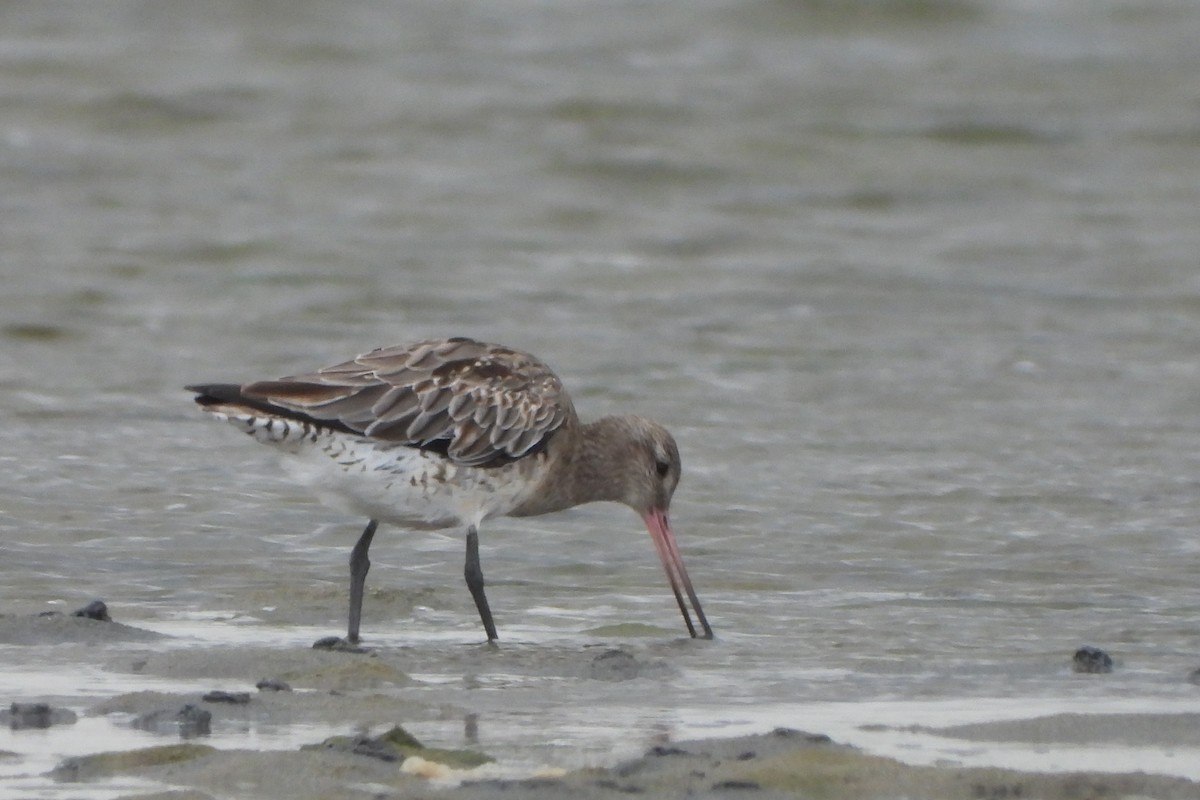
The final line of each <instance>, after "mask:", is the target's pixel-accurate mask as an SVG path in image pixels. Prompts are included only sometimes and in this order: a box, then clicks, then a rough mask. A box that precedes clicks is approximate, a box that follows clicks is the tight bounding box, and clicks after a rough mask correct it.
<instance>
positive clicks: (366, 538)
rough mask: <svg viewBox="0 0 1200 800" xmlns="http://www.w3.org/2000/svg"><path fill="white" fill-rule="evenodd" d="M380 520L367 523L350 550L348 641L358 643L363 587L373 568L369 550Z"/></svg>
mask: <svg viewBox="0 0 1200 800" xmlns="http://www.w3.org/2000/svg"><path fill="white" fill-rule="evenodd" d="M378 527H379V520H377V519H373V520H371V521H370V522H368V523H367V527H366V530H364V531H363V532H362V536H359V537H358V544H356V545H354V549H353V550H351V551H350V626H349V628H347V630H346V641H347V642H349V643H350V644H358V623H359V621H360V620H361V619H362V601H363V587H364V586H366V583H367V570H369V569H370V568H371V560H370V559H369V558H367V551H368V550H370V549H371V540H372V539H374V538H375V529H376V528H378Z"/></svg>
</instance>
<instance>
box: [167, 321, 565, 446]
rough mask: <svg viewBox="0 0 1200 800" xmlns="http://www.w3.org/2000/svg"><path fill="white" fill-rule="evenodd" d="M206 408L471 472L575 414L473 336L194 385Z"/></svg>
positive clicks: (544, 374) (544, 372)
mask: <svg viewBox="0 0 1200 800" xmlns="http://www.w3.org/2000/svg"><path fill="white" fill-rule="evenodd" d="M189 388H191V389H193V390H195V391H197V392H199V393H200V396H199V397H197V398H196V402H198V403H200V404H201V405H219V404H231V403H232V404H237V405H242V406H245V407H248V408H252V409H255V410H259V411H264V412H267V413H273V414H278V415H280V416H286V417H291V418H293V419H300V420H304V421H307V422H310V423H314V424H317V425H320V426H323V427H327V428H331V429H334V430H340V431H344V432H349V433H357V434H360V435H365V436H370V437H372V438H376V439H381V440H384V441H390V442H395V443H397V444H401V445H408V446H411V447H419V448H422V449H429V450H434V451H437V452H440V453H443V454H445V455H447V456H448V457H449V458H451V459H452V460H454V461H456V462H458V463H461V464H465V465H471V466H493V465H498V464H501V463H505V462H508V461H511V460H514V459H516V458H520V457H521V456H523V455H526V454H527V453H529V452H531V451H534V450H536V449H537V448H538V447H540V446H541V445H543V444H544V442H545V441H546V440H547V439H548V438H549V436H550V434H552V433H553V432H554V431H556V430H558V428H560V427H561V426H562V425H563V423H564V421H565V420H566V419H567V417H568V415H569V414H571V413H573V410H572V408H571V403H570V399H569V398H568V397H567V395H566V393H565V391H564V390H563V388H562V384H561V383H560V382H559V380H558V378H557V377H556V376H555V375H554V374H553V373H552V372H550V370H549V369H548V368H547V367H546V366H545V365H543V364H542V363H541V362H539V361H538V360H536V359H535V358H533V357H532V356H530V355H528V354H525V353H521V352H518V351H514V350H510V349H508V348H504V347H499V346H497V345H488V344H484V343H481V342H476V341H473V340H470V339H448V340H439V341H427V342H419V343H417V344H414V345H410V346H399V347H387V348H381V349H378V350H374V351H372V352H370V353H367V354H365V355H362V356H359V357H358V358H356V359H353V360H352V361H347V362H344V363H342V364H337V365H335V366H332V367H327V368H325V369H322V370H319V371H317V372H315V373H311V374H308V375H298V376H293V377H288V378H282V379H280V380H277V381H259V382H257V383H250V384H246V385H244V386H236V385H232V384H211V385H205V386H195V387H189Z"/></svg>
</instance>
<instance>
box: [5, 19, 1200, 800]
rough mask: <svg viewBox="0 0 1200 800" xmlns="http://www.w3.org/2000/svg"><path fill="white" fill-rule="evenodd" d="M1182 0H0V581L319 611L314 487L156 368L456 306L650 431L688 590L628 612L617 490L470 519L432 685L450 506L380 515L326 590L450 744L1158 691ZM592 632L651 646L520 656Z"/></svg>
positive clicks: (1193, 110)
mask: <svg viewBox="0 0 1200 800" xmlns="http://www.w3.org/2000/svg"><path fill="white" fill-rule="evenodd" d="M1197 41H1200V7H1197V6H1196V5H1195V4H1194V3H1192V2H1191V0H1174V1H1172V0H1158V1H1155V0H1151V1H1149V2H1133V0H1124V1H1122V0H1058V2H1046V3H1021V2H1015V1H1013V2H1007V1H1006V0H975V2H969V1H968V0H962V2H957V1H956V0H924V1H913V2H905V1H903V0H895V1H890V0H855V1H854V2H847V3H825V2H818V0H793V1H792V2H783V1H780V2H769V1H764V2H749V3H730V2H721V1H719V0H713V1H712V2H701V3H687V4H642V3H633V2H629V3H618V4H601V3H585V2H566V3H556V4H544V3H533V2H520V1H519V0H518V1H516V2H505V3H491V2H473V1H472V0H462V1H461V2H452V3H443V2H415V3H403V4H394V3H371V2H362V3H350V4H338V5H336V6H334V5H330V4H325V3H290V4H288V6H287V9H286V11H285V9H284V8H283V7H282V6H278V5H274V4H270V3H234V2H231V3H227V4H202V5H201V4H189V3H183V2H156V3H135V2H124V3H122V2H92V3H87V4H81V5H60V4H51V3H19V2H18V3H9V4H5V5H4V6H3V7H0V107H2V108H3V113H2V114H0V185H2V186H3V191H2V192H0V277H2V279H3V291H2V292H0V426H2V428H3V431H4V435H3V439H2V440H0V441H2V444H0V468H2V474H3V480H2V482H0V548H2V561H3V563H2V566H0V575H2V576H3V578H2V580H0V613H4V614H32V613H36V612H40V611H44V610H67V611H69V610H71V609H72V608H75V607H78V606H81V605H83V604H85V603H86V602H87V601H89V600H91V599H92V598H95V597H102V598H104V599H105V600H106V601H107V602H108V603H109V605H110V607H111V609H112V613H113V614H114V616H115V617H117V618H118V619H120V620H121V621H124V622H127V623H129V624H132V625H137V626H142V627H149V628H152V629H153V630H156V631H159V632H161V633H167V634H171V635H175V636H178V637H182V638H183V639H186V640H187V641H189V642H192V643H193V644H194V643H195V641H201V642H205V643H207V644H209V645H213V646H220V645H221V644H222V643H227V644H228V645H229V646H233V645H235V644H236V643H237V642H240V641H245V640H254V641H256V642H259V643H264V642H265V643H277V644H278V646H279V647H303V646H306V643H307V642H308V641H311V638H313V637H315V636H316V635H320V634H321V633H334V632H337V631H338V630H339V629H340V628H341V626H342V625H343V615H344V604H345V599H344V584H345V576H344V573H345V561H346V557H347V555H348V552H349V547H350V545H351V544H352V543H353V541H354V538H355V536H356V535H357V533H358V531H359V529H360V527H361V525H362V524H363V521H362V520H356V519H349V518H346V517H345V516H342V515H340V514H338V513H337V512H334V511H330V510H327V509H324V508H323V507H321V506H318V505H316V504H315V503H313V502H312V501H311V500H310V499H309V498H308V497H306V496H305V495H304V494H303V492H301V491H300V490H298V489H296V488H295V487H293V486H292V485H290V484H289V483H287V482H286V481H285V480H284V479H283V478H282V476H281V475H280V473H279V472H278V471H277V468H276V464H275V461H274V458H273V456H272V454H271V453H270V452H269V451H267V450H266V449H265V448H262V447H258V446H255V445H254V444H253V443H252V442H250V441H248V440H245V438H244V437H239V436H237V435H236V433H235V432H233V431H231V430H228V429H226V428H223V427H221V426H219V425H215V424H213V423H211V422H209V421H207V420H205V419H202V418H201V415H199V414H198V413H196V412H195V411H194V409H193V407H192V404H191V402H190V398H189V395H188V394H187V393H185V392H183V391H181V389H180V387H181V386H182V385H183V384H185V383H188V382H194V381H204V380H249V379H252V378H260V377H272V376H276V375H283V374H288V373H291V372H295V371H298V370H305V369H309V368H313V367H317V366H321V365H324V364H328V363H333V362H334V361H337V360H340V359H342V358H344V357H347V356H349V355H352V354H354V353H357V352H362V351H364V350H367V349H370V348H371V347H373V346H376V345H381V344H388V343H395V342H402V341H407V340H410V339H414V338H419V337H425V336H440V335H452V334H467V335H473V336H477V337H480V338H484V339H488V340H492V341H500V342H504V343H507V344H510V345H514V346H518V347H521V348H524V349H528V350H530V351H532V352H535V353H537V354H539V355H541V356H542V357H544V358H545V359H546V360H547V361H548V362H549V363H550V364H551V365H552V366H554V367H555V368H556V369H557V370H558V371H559V373H560V374H561V375H562V376H563V378H564V380H565V381H566V382H567V384H568V386H569V387H570V388H571V390H572V394H573V396H574V399H575V403H576V406H577V407H578V408H579V410H580V412H581V413H582V414H583V415H584V416H588V417H591V416H598V415H601V414H605V413H612V412H618V411H624V410H636V411H638V412H641V413H644V414H646V415H648V416H652V417H654V418H656V419H658V420H660V421H662V422H663V423H664V424H666V425H667V426H668V427H670V428H671V429H672V431H673V432H674V433H675V435H676V438H677V439H678V440H679V444H680V447H681V450H682V454H683V460H684V480H683V482H682V484H681V486H680V488H679V491H678V492H677V494H676V496H675V503H674V507H673V509H672V518H673V521H674V523H675V526H676V528H677V531H678V533H679V536H680V541H681V546H682V549H683V551H684V555H685V557H686V559H687V563H688V567H689V570H690V572H691V574H692V577H693V579H694V580H695V582H696V585H697V589H698V591H699V593H700V596H701V598H702V600H703V601H704V603H705V609H706V611H707V613H708V616H709V618H710V620H711V622H712V623H713V626H714V628H715V629H716V631H717V634H718V638H717V640H716V641H714V642H711V643H707V642H704V643H692V642H682V641H679V640H678V639H677V638H676V637H679V636H680V635H681V634H683V633H684V631H683V627H682V622H681V620H680V619H679V618H678V611H677V610H676V609H675V608H674V603H673V600H672V598H671V597H670V594H669V591H668V589H667V587H666V584H665V580H664V579H663V577H662V575H661V572H660V570H659V567H658V565H657V560H656V558H655V555H654V551H653V548H652V545H651V543H650V542H649V541H648V537H647V536H646V534H645V532H644V531H643V530H642V529H641V527H640V523H639V521H638V520H637V519H636V517H635V516H633V515H632V514H630V513H629V512H628V511H627V510H625V509H623V508H620V507H615V506H614V507H606V506H595V507H588V508H584V509H579V510H577V511H573V512H568V513H564V514H560V515H556V516H552V517H545V518H539V519H534V520H495V521H492V522H490V523H489V524H488V525H487V526H486V528H485V529H484V531H483V533H482V540H483V561H484V568H485V573H486V574H487V577H488V581H489V586H490V589H489V596H490V598H491V602H492V607H493V610H494V611H495V614H496V620H497V624H498V626H499V628H500V633H501V636H502V640H503V647H504V648H507V651H508V653H509V656H507V657H508V658H516V659H518V661H519V662H520V663H522V664H524V665H525V666H526V667H529V671H528V672H526V673H525V674H523V675H519V676H511V675H509V676H506V675H505V674H503V673H502V672H500V671H498V672H496V673H494V674H490V675H489V674H486V673H484V674H481V675H477V676H475V677H476V678H477V679H478V682H476V683H470V682H468V683H467V684H466V685H465V686H464V685H463V678H464V676H463V675H462V672H461V669H459V667H458V666H457V665H458V656H457V655H456V654H457V653H460V652H461V651H462V649H463V648H464V647H466V646H470V645H473V644H474V643H477V642H478V641H479V640H480V638H481V636H480V631H479V623H478V618H477V616H476V614H475V611H474V608H473V606H472V605H471V600H470V597H469V595H468V594H467V592H466V591H465V588H464V587H463V586H462V585H461V584H462V578H461V574H462V543H461V541H460V538H459V536H458V535H457V534H456V533H454V532H446V533H435V534H430V533H413V534H406V533H405V532H402V531H399V530H396V529H387V530H385V531H384V532H383V533H381V535H380V537H379V538H377V540H376V545H375V547H374V549H373V553H372V555H373V557H374V558H373V560H374V566H373V569H372V573H371V577H370V581H369V589H370V592H371V593H370V595H369V596H368V600H367V608H366V615H365V621H364V633H365V635H366V636H367V637H368V638H369V639H371V640H373V641H374V642H376V643H378V644H381V645H394V646H400V647H408V648H412V650H413V652H414V654H415V655H414V660H415V662H417V665H416V666H415V667H414V673H415V674H418V676H419V677H421V678H423V679H424V681H425V683H424V685H425V686H427V687H429V686H437V685H440V684H439V681H441V682H449V684H450V685H451V686H452V688H453V690H452V691H451V690H450V689H447V690H446V691H444V692H441V693H438V692H434V693H433V694H434V696H436V702H437V703H448V702H453V703H457V704H459V706H461V709H462V711H463V712H464V713H468V714H476V715H478V725H479V729H480V734H481V739H483V740H484V742H483V743H484V746H485V747H486V746H488V739H489V737H490V739H491V743H492V744H493V745H494V747H495V748H496V749H499V750H500V751H502V752H509V753H512V754H515V755H514V757H517V756H523V757H527V758H529V759H531V760H539V759H540V760H551V761H554V760H555V759H560V760H561V759H565V760H568V761H569V760H570V758H571V756H565V755H560V754H559V750H555V749H554V748H555V747H557V748H559V749H560V750H561V753H567V752H586V753H588V754H590V756H589V757H595V758H602V757H603V754H605V753H608V752H610V751H611V749H612V748H613V747H615V746H616V745H615V744H614V743H618V742H619V743H623V744H622V745H621V746H623V747H627V748H629V749H632V750H636V749H638V748H640V747H641V746H642V745H643V744H644V743H645V742H646V741H649V740H650V739H651V738H652V737H653V736H655V735H658V734H660V733H663V732H664V731H666V732H669V731H672V730H676V729H684V730H688V731H694V730H696V729H697V728H703V729H705V730H713V729H715V730H717V731H718V732H719V731H720V729H721V726H722V725H723V724H728V725H729V726H730V727H733V726H734V723H735V722H736V723H737V724H742V723H743V722H745V721H746V720H747V719H749V720H750V721H751V722H754V721H755V720H757V721H758V722H760V723H761V724H764V725H765V724H768V723H769V724H776V723H778V722H779V720H778V718H777V714H776V712H777V710H778V709H779V708H780V707H784V706H783V705H782V704H788V705H787V706H786V707H787V708H797V707H798V706H797V704H800V706H803V704H821V703H840V704H845V705H838V706H826V708H836V709H852V708H857V709H858V712H852V711H845V713H846V714H847V715H849V716H848V718H853V719H860V721H862V722H869V721H870V720H871V719H872V715H873V714H874V713H875V709H876V708H882V706H874V705H872V704H873V703H884V702H887V703H897V702H899V703H912V704H913V705H912V708H914V709H919V707H920V706H921V704H922V703H929V704H934V705H930V706H928V708H940V707H942V706H937V705H936V704H937V703H942V704H945V703H951V704H961V705H962V706H964V707H969V706H970V705H971V700H972V698H979V699H981V700H980V701H981V702H982V699H983V698H988V699H989V702H992V701H995V700H997V699H1001V700H1011V701H1012V703H1013V707H1020V708H1023V709H1025V710H1026V711H1029V712H1030V713H1034V712H1036V710H1037V709H1038V708H1040V707H1042V705H1043V704H1044V706H1045V707H1046V708H1048V709H1053V710H1057V709H1058V708H1060V707H1061V705H1062V704H1063V703H1067V704H1068V705H1069V704H1072V703H1074V704H1075V705H1074V706H1072V707H1076V706H1078V707H1086V708H1090V707H1096V708H1099V707H1102V706H1104V704H1105V703H1116V702H1117V701H1119V702H1120V703H1121V704H1124V705H1122V706H1121V707H1122V708H1127V707H1129V706H1128V704H1130V703H1132V704H1133V706H1134V707H1136V706H1137V704H1138V703H1139V702H1143V701H1144V703H1145V707H1146V708H1161V707H1163V706H1164V705H1166V706H1174V707H1177V708H1191V709H1193V710H1195V709H1196V708H1197V707H1200V690H1198V689H1197V687H1196V686H1195V685H1192V684H1189V683H1187V682H1186V680H1185V678H1186V676H1187V675H1188V673H1189V672H1190V671H1191V670H1193V669H1195V668H1196V667H1200V652H1198V651H1200V585H1198V584H1197V575H1200V537H1198V534H1197V520H1200V491H1198V489H1200V383H1198V378H1200V364H1198V362H1197V353H1198V352H1200V225H1198V224H1197V209H1198V208H1200V122H1198V119H1200V117H1198V116H1197V112H1198V111H1200V83H1198V82H1197V75H1200V48H1197V46H1196V42H1197ZM1082 644H1092V645H1096V646H1100V647H1103V648H1104V649H1106V650H1107V651H1109V652H1110V653H1112V655H1113V656H1114V658H1115V659H1116V660H1117V664H1118V669H1117V671H1116V672H1115V673H1114V674H1113V675H1111V676H1106V677H1104V678H1095V677H1092V676H1086V677H1085V676H1075V675H1073V674H1071V672H1070V666H1069V665H1070V656H1071V653H1072V652H1073V651H1074V649H1075V648H1076V647H1078V646H1080V645H1082ZM164 646H169V645H164ZM609 646H613V647H616V646H620V647H627V648H633V649H634V650H635V651H636V652H637V653H638V654H639V657H641V658H642V659H644V660H646V661H647V662H649V663H655V664H662V665H666V666H668V667H669V670H667V671H666V672H664V673H662V674H657V675H653V676H651V677H649V678H639V679H637V680H633V681H626V682H622V683H620V684H612V683H609V682H603V681H600V682H597V681H591V682H588V681H580V682H574V683H568V685H567V688H566V689H565V690H562V691H554V690H548V688H547V685H546V682H545V681H543V680H540V679H539V678H538V677H537V670H536V669H534V668H533V667H530V665H536V664H537V663H538V661H539V659H542V658H544V659H547V660H549V661H551V662H552V661H553V660H554V659H556V658H558V657H559V656H560V655H561V654H562V653H578V652H581V651H583V650H585V649H586V648H588V647H597V648H601V647H609ZM514 652H515V653H517V654H518V655H512V654H513V653H514ZM64 658H65V659H66V660H65V661H64V660H61V659H59V660H56V657H55V654H54V651H53V649H51V650H48V651H46V652H41V653H38V654H34V653H30V652H29V648H22V647H19V646H16V645H4V644H0V688H3V692H0V702H5V701H7V699H8V698H9V697H12V698H14V699H20V698H23V697H28V696H30V695H36V696H54V697H60V696H62V697H75V698H76V699H75V701H74V704H75V707H78V708H83V707H86V705H87V702H85V701H86V700H87V699H88V698H89V697H92V698H94V697H100V696H104V695H106V693H111V692H116V691H125V690H130V689H131V688H133V687H126V686H120V685H118V684H121V681H119V680H118V681H116V682H115V683H114V684H113V685H112V686H108V687H107V688H106V686H105V685H103V684H101V685H96V686H95V688H94V690H93V691H91V692H90V693H89V692H87V691H84V692H80V691H77V687H76V688H72V683H71V680H72V679H71V676H72V674H78V673H77V669H78V668H79V667H80V664H79V663H78V662H76V661H72V660H71V659H72V658H74V656H72V657H71V658H66V657H65V656H64ZM34 663H38V664H40V666H39V667H38V669H39V670H41V671H43V672H45V673H47V674H56V675H59V676H60V677H61V682H60V683H59V684H58V685H57V686H56V688H53V689H46V690H45V691H40V690H37V689H36V687H35V690H34V691H31V690H30V687H29V683H28V681H29V678H28V676H29V674H31V673H30V672H28V671H27V668H30V669H31V668H32V667H31V666H30V665H32V664H34ZM508 663H509V662H507V661H503V660H501V661H499V662H498V666H497V670H502V669H504V668H506V667H505V666H503V665H505V664H508ZM456 670H457V671H456ZM492 689H502V690H503V691H491V690H492ZM418 697H420V695H419V694H418ZM431 702H433V701H431ZM68 704H70V703H68ZM814 707H815V706H814ZM731 709H740V710H739V711H738V712H737V713H735V712H734V711H732V710H731ZM838 713H839V714H840V713H842V712H841V711H839V712H838ZM914 713H917V712H916V711H914ZM739 715H740V716H739ZM800 716H803V715H800ZM884 716H886V715H884ZM436 720H437V717H436V715H434V714H432V713H431V714H430V716H429V719H428V720H426V722H427V724H428V725H429V726H430V727H431V728H432V729H433V730H434V731H435V732H436V733H438V734H444V735H446V736H447V737H451V736H452V735H458V734H452V732H451V728H452V727H453V726H447V725H444V724H442V723H440V722H437V721H436ZM417 722H418V724H417V726H416V727H417V728H418V729H419V728H420V724H419V723H420V721H419V720H418V721H417ZM791 724H792V725H793V726H795V727H804V726H805V724H806V721H805V719H803V718H799V719H793V720H792V721H791ZM815 726H816V724H815V723H814V727H815ZM458 733H459V734H461V731H459V732H458ZM14 736H15V734H14ZM318 738H319V737H318ZM514 743H515V744H514ZM27 746H28V740H24V739H19V737H18V738H16V739H6V740H5V744H0V747H7V749H13V750H17V751H19V752H24V751H25V750H24V749H23V748H26V749H27ZM547 746H549V747H550V750H548V751H547V750H546V749H545V748H546V747H547ZM506 747H507V748H509V750H507V751H505V750H504V748H506ZM539 748H542V749H539ZM576 748H582V749H581V750H577V749H576ZM31 791H32V790H31Z"/></svg>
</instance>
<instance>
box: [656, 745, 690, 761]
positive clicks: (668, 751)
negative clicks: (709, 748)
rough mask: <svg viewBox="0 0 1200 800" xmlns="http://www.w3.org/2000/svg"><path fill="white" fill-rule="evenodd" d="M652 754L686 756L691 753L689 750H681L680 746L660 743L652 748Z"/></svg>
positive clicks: (658, 755)
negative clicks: (667, 745) (668, 745)
mask: <svg viewBox="0 0 1200 800" xmlns="http://www.w3.org/2000/svg"><path fill="white" fill-rule="evenodd" d="M650 755H652V756H657V757H660V758H661V757H662V756H686V755H689V753H688V751H687V750H680V749H679V748H678V747H666V746H664V745H658V746H657V747H654V748H651V750H650Z"/></svg>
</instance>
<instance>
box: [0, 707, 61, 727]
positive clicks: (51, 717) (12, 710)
mask: <svg viewBox="0 0 1200 800" xmlns="http://www.w3.org/2000/svg"><path fill="white" fill-rule="evenodd" d="M77 719H79V717H78V716H76V714H75V712H74V711H71V710H70V709H67V708H54V707H52V706H51V705H50V704H49V703H13V704H12V705H11V706H9V707H8V708H7V709H4V710H0V724H7V725H8V726H9V727H10V728H12V729H13V730H14V731H19V730H23V729H25V728H49V727H50V726H51V725H70V724H72V723H74V722H75V721H76V720H77Z"/></svg>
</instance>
